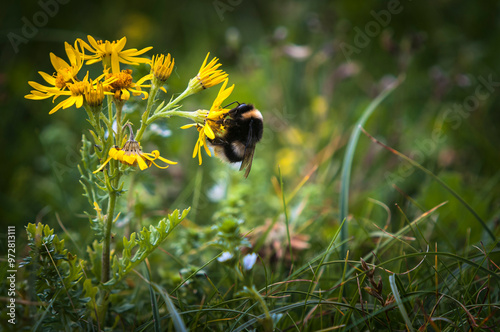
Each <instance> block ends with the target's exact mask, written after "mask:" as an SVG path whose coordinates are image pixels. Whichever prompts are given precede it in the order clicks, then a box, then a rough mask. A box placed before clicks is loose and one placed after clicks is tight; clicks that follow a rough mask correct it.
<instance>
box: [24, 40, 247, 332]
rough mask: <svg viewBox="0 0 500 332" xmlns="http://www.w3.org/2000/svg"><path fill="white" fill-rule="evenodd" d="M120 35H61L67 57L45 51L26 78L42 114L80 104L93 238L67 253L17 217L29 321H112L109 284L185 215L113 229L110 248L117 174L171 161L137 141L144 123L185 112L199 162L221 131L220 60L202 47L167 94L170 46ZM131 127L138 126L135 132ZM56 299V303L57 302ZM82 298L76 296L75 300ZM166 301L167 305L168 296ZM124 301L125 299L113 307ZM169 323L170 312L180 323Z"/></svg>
mask: <svg viewBox="0 0 500 332" xmlns="http://www.w3.org/2000/svg"><path fill="white" fill-rule="evenodd" d="M126 42H127V39H126V38H125V37H123V38H122V39H120V40H118V41H112V42H110V41H101V40H96V39H94V38H93V37H92V36H88V42H87V41H84V40H82V39H77V40H76V41H75V42H74V44H73V45H70V44H69V43H65V50H66V55H67V58H68V60H69V62H67V61H66V60H64V59H63V58H60V57H58V56H56V55H55V54H53V53H50V60H51V62H52V65H53V67H54V70H55V72H54V74H52V75H50V74H47V73H44V72H39V74H40V75H41V76H42V78H43V79H44V81H45V82H46V83H45V85H42V84H40V83H37V82H29V84H30V86H31V87H32V88H33V90H32V91H31V93H30V94H28V95H26V96H25V98H27V99H31V100H44V99H49V98H51V99H52V102H53V103H54V104H55V106H54V107H53V108H52V109H51V110H50V111H49V114H55V113H56V112H58V111H59V112H60V111H61V110H64V109H68V108H70V107H72V106H74V107H76V108H77V109H83V110H85V112H86V113H87V121H88V123H89V124H90V127H91V129H90V130H89V131H88V132H89V134H90V138H91V141H89V140H88V139H87V135H85V134H84V135H83V138H82V141H83V145H82V149H81V157H82V162H81V164H80V166H79V170H80V173H81V176H82V178H81V183H82V185H83V189H84V195H85V196H86V197H87V198H88V200H89V203H90V204H91V206H92V208H93V209H94V212H93V213H91V214H87V215H88V217H89V222H90V227H91V228H92V230H93V231H94V233H95V238H96V240H95V241H94V242H93V243H92V246H89V248H88V250H87V251H88V254H89V262H85V261H84V260H81V259H78V258H77V257H76V256H75V255H72V254H71V253H69V252H68V251H67V249H65V248H64V240H61V241H60V240H59V239H58V237H57V235H54V234H53V230H51V229H50V228H49V227H48V226H47V225H45V226H44V225H42V224H38V225H34V224H29V225H28V226H27V232H28V240H29V243H30V247H31V249H32V251H31V253H30V255H29V257H27V258H26V259H25V261H24V263H23V264H24V265H25V266H27V268H28V269H29V271H31V272H32V273H33V274H34V275H36V280H37V282H36V294H37V297H38V301H40V303H41V304H42V305H40V306H39V316H38V317H41V318H40V320H39V321H38V323H37V326H38V325H39V324H43V325H44V326H45V327H46V328H51V329H54V330H57V329H59V328H61V329H62V328H68V327H70V328H85V327H86V328H90V329H92V326H96V327H97V328H98V330H101V329H104V328H105V327H106V326H110V325H109V324H112V326H116V324H117V321H116V320H114V322H113V319H112V318H111V317H110V315H109V308H110V305H111V304H112V305H113V306H114V310H115V311H116V310H117V306H118V307H119V303H120V302H119V301H117V299H116V296H114V295H113V292H114V291H113V290H114V289H116V288H120V287H123V286H121V282H122V280H123V278H124V277H125V276H126V275H127V274H128V273H130V272H131V271H132V270H133V269H134V268H136V267H137V266H138V265H139V264H140V263H141V262H145V261H147V257H148V256H149V255H150V254H151V253H152V252H153V251H154V250H155V249H156V248H157V247H158V246H159V245H160V244H162V243H163V242H164V241H165V240H166V238H167V237H168V235H169V234H170V233H171V232H172V231H173V230H174V228H175V227H176V226H177V225H178V224H179V223H180V222H181V221H182V220H183V219H184V218H185V217H186V215H187V214H188V212H189V208H188V209H186V210H184V211H182V212H179V211H178V210H175V211H173V212H172V213H171V214H169V215H168V216H166V217H165V218H163V219H162V220H160V221H159V222H158V224H157V225H156V226H153V225H151V226H150V227H149V228H146V227H144V228H143V229H142V230H141V231H140V232H137V233H135V232H134V233H132V234H130V236H129V237H128V238H127V237H123V240H122V242H121V243H117V244H116V247H117V248H123V249H122V250H121V252H117V251H116V250H114V249H113V248H112V243H111V242H112V241H111V240H112V233H113V231H112V229H113V225H114V223H115V222H116V220H117V218H118V216H119V214H120V213H122V212H123V211H119V208H118V206H119V205H118V204H117V200H119V198H120V196H122V195H123V193H125V192H126V190H127V188H126V187H125V183H126V182H125V179H126V178H127V177H129V176H130V175H131V173H132V171H134V170H137V169H139V170H140V171H144V170H147V169H148V168H150V167H151V166H153V165H154V166H156V167H158V168H161V169H165V168H167V167H169V166H172V165H176V164H177V163H176V162H174V161H171V160H169V159H167V158H164V157H163V156H161V155H160V152H159V151H158V150H153V151H151V152H146V151H143V148H142V145H141V141H142V138H143V137H144V134H145V132H146V131H147V130H148V128H149V127H150V126H151V124H152V123H154V122H155V121H159V120H165V119H168V118H170V117H173V116H178V117H183V118H187V119H189V120H191V121H192V123H191V124H187V125H185V126H183V127H182V128H183V129H187V128H190V127H195V128H196V129H197V133H198V140H197V141H196V145H195V148H194V151H193V154H192V156H193V158H195V157H198V160H199V164H200V165H201V163H202V150H205V152H206V154H207V155H209V156H211V155H212V153H211V151H210V150H209V149H208V147H207V138H210V139H213V138H214V137H215V135H216V134H221V133H223V132H224V130H225V128H224V126H223V125H222V124H221V121H216V120H217V119H221V118H224V117H225V116H227V112H228V111H229V109H227V108H225V107H223V106H222V103H223V102H224V100H225V99H227V98H228V97H229V95H230V94H231V93H232V91H233V89H234V85H232V86H230V87H228V86H227V85H228V74H227V73H225V72H224V71H223V70H222V69H220V66H221V64H220V63H218V59H217V58H213V59H212V60H210V61H208V60H209V55H210V53H209V54H207V55H206V57H205V60H204V61H203V63H202V65H201V68H200V70H199V71H198V73H197V74H196V75H195V76H194V77H192V78H191V79H190V80H189V82H188V84H187V87H186V89H185V90H184V92H182V93H180V94H179V95H177V96H176V97H175V98H174V97H173V96H172V97H171V98H170V99H167V98H166V97H165V96H164V95H160V91H162V92H164V93H167V91H166V89H165V88H164V85H165V83H166V81H167V80H168V78H169V77H170V75H171V73H172V70H173V68H174V58H173V57H172V56H171V55H170V54H167V55H165V54H157V55H154V56H153V57H152V58H151V59H150V58H148V57H145V54H146V52H148V51H150V50H151V49H152V47H146V48H144V49H141V50H137V49H135V48H132V49H125V46H126ZM94 64H96V65H98V64H100V65H102V72H101V73H100V75H98V76H97V77H91V76H90V74H89V69H90V67H91V66H93V65H94ZM141 64H149V66H150V68H151V69H150V72H149V74H147V75H145V76H143V77H140V78H139V79H136V78H135V77H134V70H135V68H137V66H139V65H141ZM124 65H126V66H127V68H126V69H124V68H123V66H124ZM221 83H222V85H221V88H220V91H219V93H218V95H217V97H216V98H215V100H214V102H213V104H212V105H211V107H210V108H209V109H208V110H207V109H199V110H196V111H182V110H181V108H182V103H181V102H182V101H183V100H184V99H185V98H187V97H189V96H191V95H194V94H196V93H198V92H201V91H203V90H205V89H208V88H211V87H214V86H216V85H218V84H221ZM136 97H140V98H141V99H142V100H143V102H142V103H144V104H145V105H143V104H142V103H130V102H131V101H132V99H134V98H136ZM127 103H129V104H131V105H132V107H135V108H136V110H135V111H136V112H140V113H141V114H140V118H141V122H140V124H134V123H132V122H131V121H130V119H128V118H127V117H126V116H125V115H124V112H123V109H124V106H125V105H127ZM134 127H135V128H138V129H137V131H134ZM114 241H116V239H115V240H114ZM252 265H253V264H252ZM64 294H67V296H66V295H64ZM83 294H84V295H83ZM167 297H168V296H167ZM77 298H78V300H77ZM68 300H69V302H68V303H66V302H67V301H68ZM63 302H64V304H65V305H62V304H61V303H63ZM113 302H114V303H113ZM82 303H84V304H85V305H84V306H83V307H82ZM166 303H167V305H168V301H166ZM129 305H130V304H129ZM85 306H86V310H85ZM124 308H126V304H125V307H123V308H122V310H125V309H124ZM172 310H174V309H172ZM55 322H58V324H54V323H55ZM93 322H96V324H94V323H93ZM179 322H180V321H179V320H177V324H180V326H181V327H182V323H179ZM156 323H158V322H156Z"/></svg>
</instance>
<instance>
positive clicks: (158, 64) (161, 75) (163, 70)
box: [150, 53, 175, 82]
mask: <svg viewBox="0 0 500 332" xmlns="http://www.w3.org/2000/svg"><path fill="white" fill-rule="evenodd" d="M174 63H175V61H174V59H173V58H172V57H171V56H170V53H169V54H167V56H165V55H163V54H157V55H156V56H153V59H151V63H150V64H151V73H152V74H153V76H154V77H156V78H157V79H158V80H160V81H161V82H165V81H166V80H167V79H168V78H169V77H170V74H172V70H173V69H174Z"/></svg>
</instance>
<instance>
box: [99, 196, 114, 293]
mask: <svg viewBox="0 0 500 332" xmlns="http://www.w3.org/2000/svg"><path fill="white" fill-rule="evenodd" d="M115 205H116V191H115V190H111V192H109V201H108V213H107V214H106V220H105V223H104V243H103V247H102V269H101V283H103V284H104V283H106V282H107V281H108V280H109V279H110V273H109V271H110V265H111V259H110V252H111V226H113V216H114V213H115Z"/></svg>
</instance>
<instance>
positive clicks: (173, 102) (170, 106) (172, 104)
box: [158, 85, 193, 113]
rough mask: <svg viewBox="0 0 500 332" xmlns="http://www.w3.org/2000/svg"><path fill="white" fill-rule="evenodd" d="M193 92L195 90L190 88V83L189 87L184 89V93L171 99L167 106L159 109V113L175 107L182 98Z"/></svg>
mask: <svg viewBox="0 0 500 332" xmlns="http://www.w3.org/2000/svg"><path fill="white" fill-rule="evenodd" d="M191 94H193V90H192V89H190V88H189V85H188V87H187V88H186V90H184V92H183V93H181V94H180V95H178V96H177V98H175V99H174V100H172V101H170V102H169V103H168V104H167V106H165V107H163V108H162V109H161V110H159V111H158V113H161V112H164V111H166V110H169V109H172V108H174V107H175V106H176V105H177V104H178V103H179V102H180V101H181V100H183V99H184V98H186V97H188V96H190V95H191Z"/></svg>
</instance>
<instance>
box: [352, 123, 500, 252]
mask: <svg viewBox="0 0 500 332" xmlns="http://www.w3.org/2000/svg"><path fill="white" fill-rule="evenodd" d="M359 129H360V130H361V131H363V133H364V134H365V135H366V136H368V138H370V139H371V140H372V141H373V142H374V143H377V144H378V145H380V146H382V147H383V148H384V149H386V150H388V151H390V152H392V153H393V154H395V155H396V156H398V157H400V158H402V159H403V160H405V161H407V162H408V163H410V164H411V165H412V166H414V167H416V168H418V169H419V170H421V171H422V172H424V173H425V174H427V175H429V176H431V177H432V178H433V179H434V180H436V181H437V182H438V183H439V184H440V185H441V186H442V187H443V188H444V189H446V190H447V191H448V192H449V193H450V194H451V195H452V196H453V197H455V198H456V199H457V200H458V201H459V202H460V203H462V205H463V206H464V207H465V208H466V209H467V210H469V212H470V213H471V214H472V215H473V216H474V217H475V218H476V219H477V221H479V223H480V224H481V226H483V228H484V230H485V231H486V232H487V233H488V235H489V236H490V237H491V239H492V240H493V242H495V241H496V238H495V235H494V234H493V232H492V231H491V230H490V229H489V228H488V226H487V225H486V223H485V222H484V220H483V219H481V217H480V216H479V215H478V214H477V212H476V211H475V210H474V209H473V208H472V207H471V206H470V205H469V204H468V203H467V202H466V201H465V200H464V199H463V198H462V197H461V196H460V195H459V194H457V193H456V192H455V191H454V190H453V189H451V188H450V187H449V186H448V185H447V184H446V183H445V182H444V181H443V180H441V179H440V178H439V177H438V176H437V175H435V174H434V173H432V172H431V171H429V170H428V169H427V168H425V167H424V166H422V165H420V164H419V163H417V162H416V161H414V160H413V159H411V158H409V157H407V156H405V155H404V154H402V153H401V152H399V151H397V150H394V149H393V148H391V147H390V146H387V145H385V144H384V143H382V142H380V141H379V140H377V139H376V138H374V137H373V136H372V135H370V134H369V133H368V132H367V131H366V130H364V129H363V128H362V127H359Z"/></svg>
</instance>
